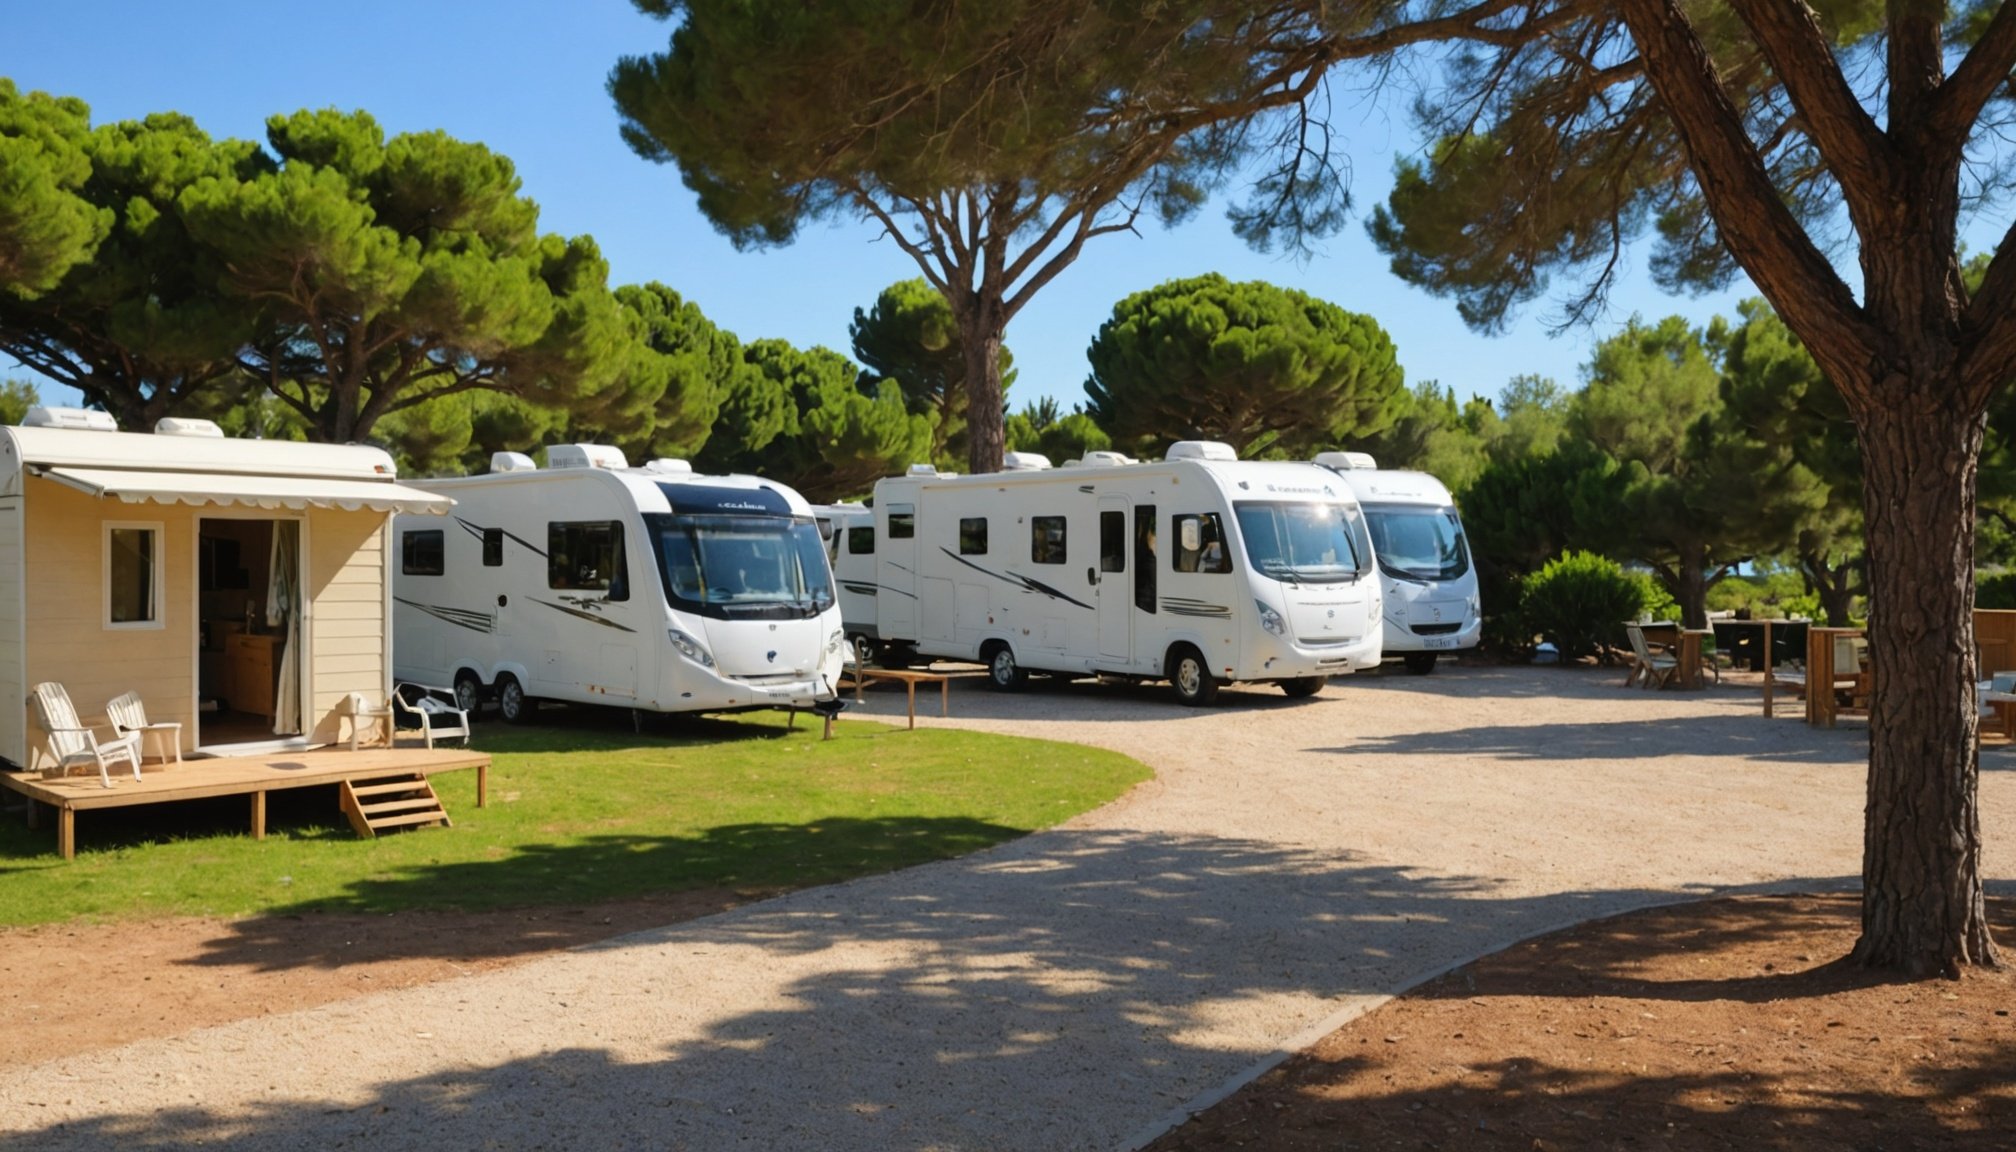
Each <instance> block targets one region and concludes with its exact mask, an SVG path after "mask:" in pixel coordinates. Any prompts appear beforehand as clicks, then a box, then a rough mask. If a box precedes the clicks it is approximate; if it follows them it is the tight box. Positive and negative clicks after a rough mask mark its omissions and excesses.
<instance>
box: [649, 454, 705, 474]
mask: <svg viewBox="0 0 2016 1152" xmlns="http://www.w3.org/2000/svg"><path fill="white" fill-rule="evenodd" d="M644 471H646V472H656V473H659V474H660V475H665V474H673V475H685V474H687V473H690V472H692V471H693V465H692V464H690V463H688V462H686V461H684V460H675V459H673V458H672V457H670V456H660V457H658V458H657V459H656V460H651V461H647V462H646V463H645V465H644Z"/></svg>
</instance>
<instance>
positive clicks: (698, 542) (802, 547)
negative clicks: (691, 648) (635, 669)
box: [644, 513, 833, 619]
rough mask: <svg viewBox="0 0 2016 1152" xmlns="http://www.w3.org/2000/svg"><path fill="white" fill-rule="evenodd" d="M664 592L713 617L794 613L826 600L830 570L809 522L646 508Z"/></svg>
mask: <svg viewBox="0 0 2016 1152" xmlns="http://www.w3.org/2000/svg"><path fill="white" fill-rule="evenodd" d="M644 520H645V527H646V528H647V529H648V530H649V531H650V533H651V536H652V540H653V542H654V547H653V549H652V550H653V552H654V553H656V555H657V557H658V572H659V576H660V577H661V578H662V579H663V581H664V587H665V598H666V600H667V601H668V602H670V603H671V605H672V606H673V607H675V608H681V609H684V610H686V611H689V612H698V613H700V614H702V615H705V616H713V617H716V618H719V619H751V618H754V619H797V618H800V617H804V616H814V615H817V614H819V613H820V612H824V611H825V610H826V609H828V608H830V607H832V606H833V571H832V569H831V568H830V567H828V566H827V563H826V546H825V543H824V542H823V541H821V540H820V539H819V529H818V527H817V526H815V525H814V524H813V523H812V522H811V521H809V520H787V519H784V518H782V517H771V516H684V515H671V514H665V513H653V514H650V515H647V516H645V518H644Z"/></svg>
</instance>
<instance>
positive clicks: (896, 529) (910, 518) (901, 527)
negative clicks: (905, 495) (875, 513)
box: [889, 504, 917, 540]
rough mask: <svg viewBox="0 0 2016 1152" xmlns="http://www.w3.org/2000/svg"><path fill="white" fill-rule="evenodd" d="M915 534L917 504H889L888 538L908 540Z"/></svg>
mask: <svg viewBox="0 0 2016 1152" xmlns="http://www.w3.org/2000/svg"><path fill="white" fill-rule="evenodd" d="M916 535H917V506H916V505H915V504H891V505H889V539H891V540H909V539H911V538H912V537H914V536H916Z"/></svg>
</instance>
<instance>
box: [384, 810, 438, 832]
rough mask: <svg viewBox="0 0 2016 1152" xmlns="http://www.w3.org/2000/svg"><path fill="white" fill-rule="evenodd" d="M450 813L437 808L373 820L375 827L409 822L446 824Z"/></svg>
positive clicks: (388, 826)
mask: <svg viewBox="0 0 2016 1152" xmlns="http://www.w3.org/2000/svg"><path fill="white" fill-rule="evenodd" d="M446 823H448V813H446V812H443V811H441V810H440V809H439V808H436V809H435V810H434V811H432V812H409V813H407V814H406V815H404V816H382V817H379V818H377V819H375V820H373V821H371V826H372V827H373V828H398V827H401V826H403V825H407V824H446Z"/></svg>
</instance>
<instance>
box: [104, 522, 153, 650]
mask: <svg viewBox="0 0 2016 1152" xmlns="http://www.w3.org/2000/svg"><path fill="white" fill-rule="evenodd" d="M105 626H106V627H108V628H159V627H161V525H159V524H107V525H106V526H105Z"/></svg>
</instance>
